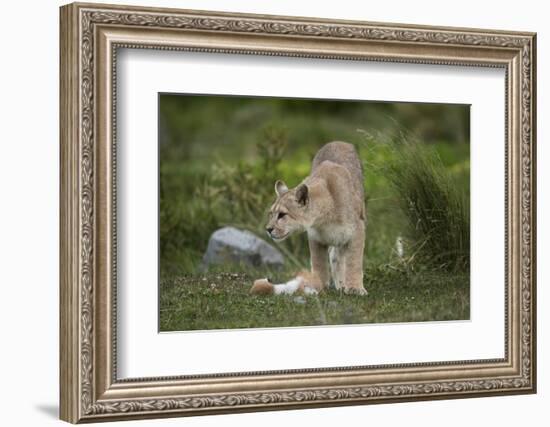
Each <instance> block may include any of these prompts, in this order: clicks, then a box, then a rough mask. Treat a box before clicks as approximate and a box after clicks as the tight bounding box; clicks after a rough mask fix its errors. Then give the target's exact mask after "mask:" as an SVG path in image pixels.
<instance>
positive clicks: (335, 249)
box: [266, 142, 367, 295]
mask: <svg viewBox="0 0 550 427" xmlns="http://www.w3.org/2000/svg"><path fill="white" fill-rule="evenodd" d="M275 193H276V195H277V198H276V200H275V202H274V203H273V205H272V206H271V208H270V210H269V215H268V222H267V225H266V231H267V233H268V235H269V236H270V237H271V238H272V239H273V240H274V241H275V242H280V241H283V240H284V239H286V238H287V237H288V236H290V235H292V234H295V233H302V232H306V233H307V237H308V243H309V252H310V257H311V274H312V277H313V279H312V280H311V283H314V284H315V287H316V288H317V290H319V291H320V290H323V289H325V288H326V287H328V286H329V284H330V281H331V278H332V282H333V283H334V286H335V287H336V288H337V289H343V290H344V292H346V293H354V294H359V295H366V293H367V291H366V290H365V288H364V286H363V252H364V248H365V227H366V211H365V195H364V188H363V168H362V165H361V161H360V159H359V155H358V154H357V151H356V150H355V147H354V146H353V145H352V144H348V143H345V142H330V143H328V144H326V145H324V146H323V147H322V148H321V149H320V150H319V151H318V152H317V154H316V155H315V157H314V158H313V162H312V167H311V173H310V175H309V176H308V177H306V178H305V179H304V180H303V181H302V182H301V183H300V184H299V185H298V186H296V187H295V188H292V189H289V188H288V187H287V185H286V184H285V183H284V182H283V181H280V180H279V181H277V182H276V183H275Z"/></svg>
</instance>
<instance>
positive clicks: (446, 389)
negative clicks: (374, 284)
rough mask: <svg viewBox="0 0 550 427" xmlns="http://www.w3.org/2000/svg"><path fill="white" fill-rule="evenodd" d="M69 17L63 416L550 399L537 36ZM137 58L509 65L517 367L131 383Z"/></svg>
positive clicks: (403, 368) (109, 12) (509, 333)
mask: <svg viewBox="0 0 550 427" xmlns="http://www.w3.org/2000/svg"><path fill="white" fill-rule="evenodd" d="M60 13H61V15H60V22H61V37H60V43H61V45H60V52H61V62H60V75H61V76H60V78H61V80H60V92H61V93H60V109H61V111H60V137H61V142H60V143H61V176H60V180H61V205H60V211H61V220H60V229H61V236H60V263H61V264H60V386H61V396H60V408H61V410H60V416H61V419H63V420H65V421H68V422H71V423H78V422H94V421H110V420H122V419H130V418H155V417H169V416H187V415H201V414H216V413H228V412H245V411H260V410H281V409H287V408H288V409H296V408H311V407H321V406H334V405H358V404H370V403H388V402H402V401H411V400H430V399H444V398H463V397H479V396H488V395H499V394H521V393H534V392H535V391H536V317H535V316H536V286H535V281H536V254H535V248H536V242H535V236H536V218H535V215H536V182H535V177H536V171H535V155H536V150H535V148H536V147H535V141H536V129H535V122H536V118H535V104H536V102H535V93H536V91H535V82H536V37H535V34H533V33H519V32H507V31H494V30H479V29H462V28H460V29H459V28H439V27H423V26H411V25H401V24H381V23H369V22H352V21H329V20H322V19H314V18H295V17H279V16H262V15H243V14H229V13H217V12H198V11H187V10H174V9H158V8H141V7H126V6H112V5H99V4H79V3H75V4H70V5H67V6H63V7H62V8H61V12H60ZM121 48H125V49H158V50H173V51H192V52H204V53H224V54H227V55H233V54H241V55H242V54H246V55H265V56H288V57H300V58H317V59H321V60H325V59H327V60H329V59H340V60H349V61H385V62H394V63H409V64H442V65H447V66H464V65H469V66H480V67H497V68H501V69H503V70H504V72H505V75H506V79H505V82H506V83H505V88H503V92H502V96H503V97H505V105H506V117H505V126H506V129H505V144H503V147H505V150H506V153H505V158H506V164H505V176H503V177H502V179H503V180H504V181H505V186H506V195H505V198H506V203H505V205H506V209H505V212H502V214H503V215H504V216H505V218H506V220H505V230H503V234H505V243H506V244H505V246H506V248H505V254H503V256H504V257H505V259H506V263H505V265H506V269H505V283H502V286H503V287H505V291H504V293H505V308H504V311H505V316H504V319H505V322H504V323H505V324H504V325H503V327H504V329H505V332H504V336H505V340H504V341H505V342H503V343H502V345H503V347H504V357H503V358H499V359H484V360H466V361H463V360H458V361H452V362H436V361H434V362H428V363H411V364H399V365H395V364H393V365H392V364H385V365H377V366H339V367H334V368H322V369H321V368H319V369H317V368H314V367H312V368H311V369H291V370H284V371H281V370H278V371H276V370H274V371H262V372H242V373H237V374H228V373H223V372H220V373H218V374H208V375H192V376H176V377H155V378H135V379H134V378H132V379H120V378H118V376H117V358H116V353H117V335H116V309H117V294H116V269H117V235H116V182H115V181H116V165H117V159H116V150H115V147H116V145H115V144H116V125H117V117H116V108H115V107H116V101H117V99H116V83H117V80H116V79H117V75H116V61H117V50H118V49H121Z"/></svg>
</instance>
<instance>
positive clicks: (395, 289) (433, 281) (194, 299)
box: [160, 266, 470, 331]
mask: <svg viewBox="0 0 550 427" xmlns="http://www.w3.org/2000/svg"><path fill="white" fill-rule="evenodd" d="M258 277H259V276H257V275H254V276H251V275H250V273H205V274H201V275H182V276H178V277H172V278H169V279H163V280H162V281H161V284H160V330H161V331H186V330H205V329H233V328H256V327H285V326H316V325H341V324H357V323H393V322H423V321H443V320H464V319H469V318H470V304H469V301H470V295H469V289H470V287H469V277H468V275H467V274H454V275H452V276H451V275H448V274H446V273H443V272H409V271H406V270H398V269H392V268H391V267H389V266H385V267H382V268H369V269H367V270H366V272H365V287H366V288H367V290H368V292H369V294H368V295H367V296H365V297H358V296H354V295H345V294H344V293H343V292H340V291H338V290H336V289H332V288H331V289H328V290H326V291H324V292H322V293H321V294H319V295H318V296H297V295H292V296H287V295H284V296H282V295H277V296H251V295H250V294H249V290H250V287H251V286H252V283H253V281H254V280H255V279H257V278H258ZM286 278H288V277H286ZM280 279H281V280H284V279H285V277H281V278H280Z"/></svg>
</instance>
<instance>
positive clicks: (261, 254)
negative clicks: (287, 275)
mask: <svg viewBox="0 0 550 427" xmlns="http://www.w3.org/2000/svg"><path fill="white" fill-rule="evenodd" d="M284 262H285V260H284V258H283V255H282V254H281V252H279V250H277V249H276V248H274V247H273V246H271V245H270V244H269V243H267V242H265V241H263V240H262V239H260V238H259V237H257V236H256V235H254V234H253V233H251V232H250V231H247V230H239V229H237V228H234V227H224V228H220V229H219V230H216V231H215V232H214V233H212V235H211V236H210V240H209V241H208V247H207V248H206V252H205V253H204V256H203V259H202V265H203V268H208V266H210V265H220V264H222V265H223V264H244V265H247V266H250V267H254V268H258V267H270V268H275V269H277V268H281V267H282V266H283V265H284Z"/></svg>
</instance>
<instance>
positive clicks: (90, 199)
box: [60, 4, 536, 423]
mask: <svg viewBox="0 0 550 427" xmlns="http://www.w3.org/2000/svg"><path fill="white" fill-rule="evenodd" d="M60 22H61V49H60V51H61V94H60V96H61V98H60V100H61V113H60V135H61V165H62V171H61V249H60V250H61V283H60V295H61V297H60V298H61V301H60V306H61V313H60V316H61V320H60V325H61V331H60V337H61V344H60V345H61V349H60V372H61V378H60V383H61V411H60V412H61V418H62V419H63V420H66V421H69V422H73V423H77V422H90V421H107V420H119V419H121V420H122V419H129V418H152V417H167V416H185V415H201V414H215V413H227V412H239V411H240V412H242V411H258V410H275V409H285V408H289V409H291V408H307V407H319V406H330V405H352V404H369V403H386V402H400V401H410V400H429V399H442V398H459V397H477V396H487V395H496V394H520V393H533V392H535V390H536V351H535V350H536V331H535V325H536V322H535V315H536V310H535V309H536V304H535V303H536V298H535V296H536V288H535V277H536V270H535V269H536V257H535V246H536V245H535V234H536V233H535V230H536V220H535V212H536V183H535V131H536V129H535V82H536V78H535V71H536V63H535V59H536V45H535V34H532V33H519V32H507V31H494V30H479V29H461V28H437V27H422V26H412V25H402V24H381V23H369V22H352V21H329V20H322V19H314V18H295V17H280V16H262V15H243V14H229V13H217V12H198V11H188V10H174V9H157V8H141V7H129V6H110V5H94V4H70V5H67V6H63V7H62V8H61V19H60ZM220 355H222V357H220Z"/></svg>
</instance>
